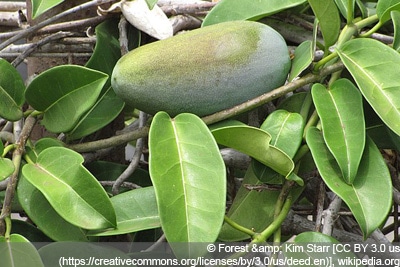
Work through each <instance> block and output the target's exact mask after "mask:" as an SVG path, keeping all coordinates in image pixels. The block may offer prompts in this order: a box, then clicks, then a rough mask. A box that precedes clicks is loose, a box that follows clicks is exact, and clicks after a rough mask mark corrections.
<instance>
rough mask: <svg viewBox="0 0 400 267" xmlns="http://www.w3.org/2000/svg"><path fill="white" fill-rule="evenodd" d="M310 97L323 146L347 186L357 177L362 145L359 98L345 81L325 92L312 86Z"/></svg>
mask: <svg viewBox="0 0 400 267" xmlns="http://www.w3.org/2000/svg"><path fill="white" fill-rule="evenodd" d="M312 97H313V100H314V105H315V108H316V109H317V112H318V115H319V117H320V119H321V123H322V130H323V134H324V139H325V143H326V145H327V146H328V148H329V150H330V151H331V153H332V154H333V156H334V157H335V159H336V161H337V162H338V164H339V167H340V169H341V171H342V174H343V178H344V181H345V182H346V183H348V184H351V183H352V182H353V180H354V178H355V177H356V175H357V170H358V165H359V164H360V161H361V157H362V154H363V150H364V144H365V122H364V112H363V102H362V96H361V94H360V92H359V91H358V89H357V88H356V87H355V86H354V85H353V84H352V83H351V82H350V81H349V80H347V79H339V80H336V81H335V82H334V83H333V84H332V85H331V87H330V88H329V90H327V89H326V88H325V87H324V86H323V85H322V84H314V85H313V87H312Z"/></svg>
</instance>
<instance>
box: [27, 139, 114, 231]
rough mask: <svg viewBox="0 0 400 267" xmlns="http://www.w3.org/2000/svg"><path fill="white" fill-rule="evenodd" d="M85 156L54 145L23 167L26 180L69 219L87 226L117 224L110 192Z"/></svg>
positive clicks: (96, 226)
mask: <svg viewBox="0 0 400 267" xmlns="http://www.w3.org/2000/svg"><path fill="white" fill-rule="evenodd" d="M82 163H83V157H82V156H81V155H80V154H78V153H76V152H74V151H72V150H70V149H67V148H64V147H50V148H48V149H45V150H44V151H43V152H42V153H40V154H39V156H38V158H37V161H36V163H35V164H27V165H25V166H24V167H23V168H22V173H23V175H24V176H25V177H26V179H27V180H28V181H29V182H30V183H31V184H33V185H34V186H35V187H36V188H37V189H38V190H40V192H41V193H42V194H43V195H44V196H45V197H46V199H47V200H48V201H49V203H50V204H51V206H52V207H53V208H54V209H55V210H56V211H57V213H58V214H59V215H60V216H61V217H63V218H64V219H65V220H66V221H68V222H70V223H71V224H74V225H76V226H78V227H81V228H84V229H103V228H109V227H115V225H116V218H115V212H114V209H113V207H112V204H111V202H110V199H109V198H108V196H107V193H106V192H105V191H104V189H103V188H102V187H101V185H100V184H99V183H98V181H97V180H96V179H95V178H94V177H93V176H92V175H91V174H90V172H89V171H87V170H86V169H85V168H84V167H83V166H82Z"/></svg>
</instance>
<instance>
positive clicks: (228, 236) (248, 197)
mask: <svg viewBox="0 0 400 267" xmlns="http://www.w3.org/2000/svg"><path fill="white" fill-rule="evenodd" d="M261 184H263V183H262V182H261V181H260V180H258V178H257V176H256V175H255V174H254V171H253V168H252V167H251V166H250V167H249V169H248V170H247V172H246V174H245V176H244V179H243V182H242V186H241V187H240V189H239V191H238V192H237V193H236V197H235V199H234V200H233V203H232V206H231V207H230V209H229V211H228V214H227V216H228V217H229V218H230V219H231V220H233V221H234V222H236V223H238V224H239V225H242V226H244V227H246V228H248V229H254V231H256V232H261V231H262V230H264V229H265V227H267V226H268V225H269V224H270V223H271V222H272V221H273V218H274V208H275V204H276V201H277V200H278V197H279V193H280V191H279V190H261V191H258V190H249V189H247V188H246V187H247V185H255V186H257V185H261ZM249 238H250V236H248V235H247V234H245V233H243V232H241V231H239V230H237V229H235V228H233V227H232V226H230V225H229V224H227V223H224V224H223V226H222V229H221V233H220V234H219V236H218V239H220V240H222V241H227V242H232V241H241V240H246V239H249Z"/></svg>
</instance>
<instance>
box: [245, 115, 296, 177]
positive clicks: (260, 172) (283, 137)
mask: <svg viewBox="0 0 400 267" xmlns="http://www.w3.org/2000/svg"><path fill="white" fill-rule="evenodd" d="M303 124H304V123H303V118H302V117H301V115H300V114H298V113H290V112H288V111H286V110H283V109H281V110H276V111H274V112H273V113H271V114H270V115H269V116H268V117H267V119H266V120H265V121H264V123H263V124H262V125H261V127H260V128H261V129H262V130H264V131H266V132H268V133H269V134H270V135H271V137H272V139H271V142H270V144H271V145H273V146H275V147H277V148H279V149H281V150H282V151H283V152H284V153H286V155H288V156H289V157H290V158H293V157H294V155H295V154H296V152H297V150H298V148H299V146H300V144H301V141H302V139H303V126H304V125H303ZM253 162H254V165H253V167H254V172H255V173H256V175H257V177H258V179H260V180H261V181H263V182H265V183H281V182H282V179H281V176H280V175H279V174H278V173H276V172H275V171H274V170H272V169H271V168H269V167H267V166H265V165H262V164H260V163H259V162H256V161H253Z"/></svg>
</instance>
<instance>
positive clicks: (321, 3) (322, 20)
mask: <svg viewBox="0 0 400 267" xmlns="http://www.w3.org/2000/svg"><path fill="white" fill-rule="evenodd" d="M308 3H309V4H310V6H311V8H312V10H313V12H314V14H315V16H316V18H317V19H318V22H319V26H320V30H321V32H322V37H323V38H324V41H325V48H326V49H328V48H329V47H330V46H331V45H333V44H335V43H336V40H337V38H338V37H339V32H340V23H341V21H340V16H339V11H338V9H337V6H336V4H335V3H334V1H333V0H308Z"/></svg>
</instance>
